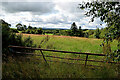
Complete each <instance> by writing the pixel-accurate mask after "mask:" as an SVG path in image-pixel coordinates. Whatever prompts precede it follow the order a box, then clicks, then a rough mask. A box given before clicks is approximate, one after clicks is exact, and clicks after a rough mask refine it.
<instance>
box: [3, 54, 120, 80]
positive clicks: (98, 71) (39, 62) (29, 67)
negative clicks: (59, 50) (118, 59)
mask: <svg viewBox="0 0 120 80" xmlns="http://www.w3.org/2000/svg"><path fill="white" fill-rule="evenodd" d="M48 64H49V66H48V65H46V64H45V62H44V61H43V58H42V57H36V56H26V57H24V56H20V55H19V57H18V56H17V57H14V56H13V57H10V56H9V57H8V60H7V62H3V64H2V65H3V71H2V76H3V79H8V78H9V79H11V78H12V79H40V78H118V72H117V71H118V68H117V67H116V66H117V65H112V64H109V65H108V64H103V65H102V66H104V67H102V68H96V67H95V68H90V67H86V68H85V67H84V66H82V65H78V64H65V63H57V62H48Z"/></svg>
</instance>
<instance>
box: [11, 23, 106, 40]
mask: <svg viewBox="0 0 120 80" xmlns="http://www.w3.org/2000/svg"><path fill="white" fill-rule="evenodd" d="M16 27H17V29H13V28H11V31H12V32H15V33H18V32H20V33H26V34H43V35H45V34H52V35H65V36H77V37H86V38H98V39H101V38H104V35H105V34H107V33H108V29H107V28H102V29H99V28H97V29H95V30H89V29H81V26H79V28H78V27H77V25H76V24H75V22H73V23H72V24H71V28H70V29H68V30H64V29H63V30H62V29H42V28H37V27H32V26H30V25H29V26H28V27H27V26H26V25H23V24H20V23H18V24H17V25H16Z"/></svg>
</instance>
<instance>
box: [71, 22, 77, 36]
mask: <svg viewBox="0 0 120 80" xmlns="http://www.w3.org/2000/svg"><path fill="white" fill-rule="evenodd" d="M70 29H71V30H72V35H74V36H76V35H77V32H78V29H77V25H76V24H75V22H73V23H72V25H71V28H70Z"/></svg>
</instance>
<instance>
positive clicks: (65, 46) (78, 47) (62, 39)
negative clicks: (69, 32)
mask: <svg viewBox="0 0 120 80" xmlns="http://www.w3.org/2000/svg"><path fill="white" fill-rule="evenodd" d="M28 36H30V37H31V38H32V39H33V41H34V44H36V45H37V46H38V45H39V44H40V42H41V40H43V39H44V38H45V37H46V36H47V35H35V34H23V37H24V38H25V37H28ZM48 37H49V40H48V41H47V42H45V43H42V48H47V46H50V45H51V47H50V49H56V50H66V51H76V52H90V53H102V47H100V44H101V43H102V41H103V40H102V39H94V38H83V37H71V36H56V35H48ZM116 45H117V41H116V40H114V41H113V42H112V44H111V47H112V50H115V49H117V46H116Z"/></svg>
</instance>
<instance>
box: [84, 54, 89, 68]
mask: <svg viewBox="0 0 120 80" xmlns="http://www.w3.org/2000/svg"><path fill="white" fill-rule="evenodd" d="M86 55H87V56H86V60H85V67H86V65H87V59H88V54H86Z"/></svg>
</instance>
